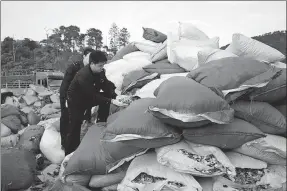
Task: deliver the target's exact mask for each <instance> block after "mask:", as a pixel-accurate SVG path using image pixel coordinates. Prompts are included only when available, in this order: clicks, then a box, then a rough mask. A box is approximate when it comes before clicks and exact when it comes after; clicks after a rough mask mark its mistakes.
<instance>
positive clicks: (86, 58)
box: [83, 52, 91, 66]
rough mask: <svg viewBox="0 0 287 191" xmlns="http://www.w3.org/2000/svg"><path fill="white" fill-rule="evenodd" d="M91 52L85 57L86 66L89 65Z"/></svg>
mask: <svg viewBox="0 0 287 191" xmlns="http://www.w3.org/2000/svg"><path fill="white" fill-rule="evenodd" d="M90 54H91V53H90V52H89V53H88V54H87V55H86V56H85V55H84V56H83V63H84V65H85V66H86V65H87V64H89V58H90Z"/></svg>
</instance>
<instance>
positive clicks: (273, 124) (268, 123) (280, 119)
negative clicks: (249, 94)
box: [231, 101, 286, 135]
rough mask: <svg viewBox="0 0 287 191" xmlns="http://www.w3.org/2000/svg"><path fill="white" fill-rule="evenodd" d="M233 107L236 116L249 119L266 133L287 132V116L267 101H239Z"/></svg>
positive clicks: (278, 133)
mask: <svg viewBox="0 0 287 191" xmlns="http://www.w3.org/2000/svg"><path fill="white" fill-rule="evenodd" d="M231 107H232V108H233V109H234V111H235V114H234V115H235V117H237V118H240V119H243V120H245V121H248V122H249V123H251V124H253V125H255V126H256V127H257V128H258V129H260V130H261V131H262V132H264V133H270V134H275V135H280V134H282V133H286V117H285V116H284V115H282V114H281V113H280V111H278V110H277V109H276V108H274V107H273V106H272V105H270V104H268V103H266V102H255V101H254V102H249V101H237V102H235V103H234V104H233V105H231Z"/></svg>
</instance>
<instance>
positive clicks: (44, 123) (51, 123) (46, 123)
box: [37, 118, 60, 131]
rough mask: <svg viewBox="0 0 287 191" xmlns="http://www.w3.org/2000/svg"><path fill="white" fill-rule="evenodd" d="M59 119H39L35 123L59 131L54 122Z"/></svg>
mask: <svg viewBox="0 0 287 191" xmlns="http://www.w3.org/2000/svg"><path fill="white" fill-rule="evenodd" d="M59 120H60V118H53V119H47V120H44V121H40V122H39V123H38V124H37V125H41V126H43V127H44V128H45V129H54V130H56V131H60V129H58V127H57V126H56V125H55V124H54V123H56V122H57V121H59Z"/></svg>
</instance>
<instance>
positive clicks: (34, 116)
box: [27, 111, 41, 125]
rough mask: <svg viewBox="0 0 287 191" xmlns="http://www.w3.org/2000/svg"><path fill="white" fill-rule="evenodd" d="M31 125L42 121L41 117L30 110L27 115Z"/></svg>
mask: <svg viewBox="0 0 287 191" xmlns="http://www.w3.org/2000/svg"><path fill="white" fill-rule="evenodd" d="M27 118H28V123H29V125H37V124H38V123H39V122H40V121H41V117H40V116H39V115H37V114H36V113H35V112H34V111H30V112H29V113H28V115H27Z"/></svg>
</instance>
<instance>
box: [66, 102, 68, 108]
mask: <svg viewBox="0 0 287 191" xmlns="http://www.w3.org/2000/svg"><path fill="white" fill-rule="evenodd" d="M65 106H66V108H68V101H67V100H66V102H65Z"/></svg>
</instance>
